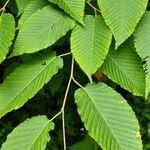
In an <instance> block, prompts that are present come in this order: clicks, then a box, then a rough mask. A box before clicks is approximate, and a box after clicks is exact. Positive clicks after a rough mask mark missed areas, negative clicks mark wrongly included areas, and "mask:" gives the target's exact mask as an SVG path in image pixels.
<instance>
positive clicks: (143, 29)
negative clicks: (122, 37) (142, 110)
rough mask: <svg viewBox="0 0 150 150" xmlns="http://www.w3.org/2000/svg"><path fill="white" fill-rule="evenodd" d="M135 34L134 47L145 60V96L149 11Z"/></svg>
mask: <svg viewBox="0 0 150 150" xmlns="http://www.w3.org/2000/svg"><path fill="white" fill-rule="evenodd" d="M134 35H135V42H134V45H135V48H136V51H137V53H138V54H139V56H140V57H141V58H142V59H143V60H146V65H145V66H144V68H145V69H146V70H147V71H146V94H145V97H146V98H147V97H148V95H149V92H150V37H149V35H150V13H149V12H146V13H145V14H144V16H143V18H142V19H141V21H140V23H139V25H138V26H137V29H136V31H135V33H134Z"/></svg>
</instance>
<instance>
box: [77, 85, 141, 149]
mask: <svg viewBox="0 0 150 150" xmlns="http://www.w3.org/2000/svg"><path fill="white" fill-rule="evenodd" d="M75 101H76V103H77V106H78V112H79V114H80V116H81V118H82V121H83V122H84V124H85V127H86V129H88V131H89V134H90V135H91V136H92V137H93V138H94V139H95V140H96V141H97V142H98V144H99V145H100V146H102V148H103V149H105V150H133V149H136V150H142V142H141V139H140V137H137V134H139V125H138V122H137V120H136V117H135V114H134V112H133V111H132V109H131V108H130V107H129V105H128V104H127V102H126V101H125V100H124V99H123V98H122V97H121V96H120V95H119V94H117V93H116V92H115V91H113V90H112V89H111V88H110V87H108V86H106V85H105V84H103V83H99V84H89V85H87V86H86V87H84V88H83V89H78V90H77V91H76V92H75Z"/></svg>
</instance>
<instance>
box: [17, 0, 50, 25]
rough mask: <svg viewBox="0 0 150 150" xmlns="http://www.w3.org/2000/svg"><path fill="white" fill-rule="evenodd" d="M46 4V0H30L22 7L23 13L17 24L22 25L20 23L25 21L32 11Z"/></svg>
mask: <svg viewBox="0 0 150 150" xmlns="http://www.w3.org/2000/svg"><path fill="white" fill-rule="evenodd" d="M48 4H49V3H48V1H47V0H42V1H41V0H32V1H31V3H30V4H28V5H27V6H26V8H25V9H24V13H23V14H22V16H21V19H20V20H19V26H22V24H24V23H25V21H26V20H28V19H29V17H30V16H31V15H32V14H33V13H34V12H36V11H37V10H39V9H42V8H43V7H44V6H46V5H48Z"/></svg>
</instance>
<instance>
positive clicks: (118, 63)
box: [101, 45, 145, 96]
mask: <svg viewBox="0 0 150 150" xmlns="http://www.w3.org/2000/svg"><path fill="white" fill-rule="evenodd" d="M101 69H102V71H103V72H104V73H105V74H106V75H107V76H108V77H109V78H110V79H111V80H113V81H114V82H116V83H118V84H119V85H120V86H121V87H123V88H124V89H126V90H128V91H130V92H132V93H133V94H134V95H138V96H144V95H145V73H144V69H143V67H142V62H141V60H140V58H139V56H138V55H137V54H136V53H135V52H134V50H133V49H132V47H130V46H128V45H127V46H126V45H123V46H121V47H120V48H119V49H118V50H117V51H115V49H114V48H111V50H110V52H109V54H108V55H107V58H106V59H105V62H104V64H103V65H102V67H101Z"/></svg>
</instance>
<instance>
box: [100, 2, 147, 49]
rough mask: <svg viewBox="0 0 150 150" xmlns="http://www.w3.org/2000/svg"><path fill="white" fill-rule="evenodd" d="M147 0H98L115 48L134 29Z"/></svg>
mask: <svg viewBox="0 0 150 150" xmlns="http://www.w3.org/2000/svg"><path fill="white" fill-rule="evenodd" d="M147 2H148V0H98V4H99V7H100V10H101V13H102V15H103V17H104V19H105V21H106V24H107V25H108V26H109V27H110V29H111V31H112V33H113V35H114V37H115V40H116V48H117V47H118V46H119V45H121V44H122V43H123V42H124V41H125V40H126V39H127V38H128V37H129V36H130V35H131V34H132V33H133V32H134V30H135V27H136V25H137V23H138V22H139V20H140V18H141V17H142V15H143V13H144V12H145V9H146V6H147Z"/></svg>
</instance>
